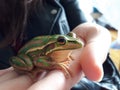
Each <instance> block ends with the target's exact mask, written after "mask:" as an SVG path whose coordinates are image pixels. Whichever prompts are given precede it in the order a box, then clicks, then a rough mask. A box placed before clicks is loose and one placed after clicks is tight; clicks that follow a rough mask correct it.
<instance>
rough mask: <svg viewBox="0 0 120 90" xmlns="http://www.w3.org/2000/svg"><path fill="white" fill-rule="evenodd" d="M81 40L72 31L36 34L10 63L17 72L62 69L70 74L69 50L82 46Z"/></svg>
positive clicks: (35, 73) (66, 73)
mask: <svg viewBox="0 0 120 90" xmlns="http://www.w3.org/2000/svg"><path fill="white" fill-rule="evenodd" d="M82 47H83V42H82V41H81V40H80V39H78V38H76V34H75V33H73V32H70V33H68V34H67V35H59V34H58V35H46V36H37V37H35V38H33V39H32V40H30V41H29V42H28V43H26V44H25V45H24V46H23V47H22V48H21V49H20V50H19V52H18V54H17V56H13V57H12V58H10V63H11V65H12V66H13V67H14V69H15V70H17V71H18V72H25V73H29V74H32V76H36V75H37V74H38V73H42V72H43V71H51V70H55V69H59V70H62V71H63V72H64V74H65V76H66V77H68V76H71V72H70V70H69V65H70V62H71V60H72V58H71V51H72V50H74V49H78V48H82Z"/></svg>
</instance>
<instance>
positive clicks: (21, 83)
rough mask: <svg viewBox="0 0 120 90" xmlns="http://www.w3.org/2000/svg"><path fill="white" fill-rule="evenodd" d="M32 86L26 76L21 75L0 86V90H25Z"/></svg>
mask: <svg viewBox="0 0 120 90" xmlns="http://www.w3.org/2000/svg"><path fill="white" fill-rule="evenodd" d="M31 84H32V80H31V78H30V77H28V76H27V75H23V76H20V77H17V78H14V79H11V80H7V81H5V82H3V83H1V84H0V90H27V88H28V87H29V86H30V85H31Z"/></svg>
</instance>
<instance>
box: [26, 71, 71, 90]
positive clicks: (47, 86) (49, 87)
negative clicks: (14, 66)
mask: <svg viewBox="0 0 120 90" xmlns="http://www.w3.org/2000/svg"><path fill="white" fill-rule="evenodd" d="M28 90H69V89H68V87H66V78H65V76H64V74H63V73H62V72H61V71H52V72H50V73H49V74H48V75H47V76H46V77H45V78H44V79H41V80H39V81H37V82H36V83H35V84H34V85H32V86H31V87H30V88H29V89H28Z"/></svg>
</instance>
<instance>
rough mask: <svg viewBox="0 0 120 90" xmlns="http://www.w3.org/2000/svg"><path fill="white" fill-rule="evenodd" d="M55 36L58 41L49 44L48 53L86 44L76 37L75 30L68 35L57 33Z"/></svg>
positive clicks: (76, 47)
mask: <svg viewBox="0 0 120 90" xmlns="http://www.w3.org/2000/svg"><path fill="white" fill-rule="evenodd" d="M55 38H56V41H55V42H54V43H52V44H49V45H48V47H49V50H47V51H48V52H47V53H50V52H53V51H59V50H73V49H78V48H82V47H83V45H84V44H83V42H82V40H80V39H78V38H76V34H75V33H73V32H70V33H68V34H67V35H56V36H55ZM52 47H53V48H52ZM50 48H51V49H50Z"/></svg>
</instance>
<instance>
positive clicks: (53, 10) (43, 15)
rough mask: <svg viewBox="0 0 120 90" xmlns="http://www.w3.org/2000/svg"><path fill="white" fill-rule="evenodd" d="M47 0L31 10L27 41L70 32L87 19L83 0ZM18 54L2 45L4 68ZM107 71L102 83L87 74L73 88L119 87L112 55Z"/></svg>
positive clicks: (0, 62)
mask: <svg viewBox="0 0 120 90" xmlns="http://www.w3.org/2000/svg"><path fill="white" fill-rule="evenodd" d="M44 1H46V2H44V3H43V6H44V7H43V8H41V7H39V6H38V7H36V9H35V10H33V11H31V12H30V14H29V17H28V19H27V26H26V32H25V37H24V40H23V42H27V41H29V40H30V39H32V38H33V37H35V36H38V35H52V34H67V33H68V32H70V31H71V30H72V29H73V28H75V27H76V26H77V25H79V24H81V23H84V22H86V19H85V17H84V15H83V13H82V11H81V9H80V7H79V3H78V1H79V0H44ZM40 8H41V9H40ZM0 39H2V37H0ZM18 44H19V43H18ZM14 54H15V52H14V50H12V48H11V47H10V46H8V47H6V48H4V49H0V69H3V68H7V67H9V66H10V65H9V61H8V60H9V57H11V56H13V55H14ZM104 71H105V75H104V78H103V80H102V81H101V82H100V83H96V82H92V81H90V80H88V79H87V78H83V79H82V80H81V81H80V82H79V83H78V84H77V85H75V86H74V87H73V88H72V90H119V89H120V75H119V73H118V71H117V69H116V68H115V66H114V64H113V62H112V61H111V59H110V58H109V55H108V57H107V60H106V61H105V63H104Z"/></svg>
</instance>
